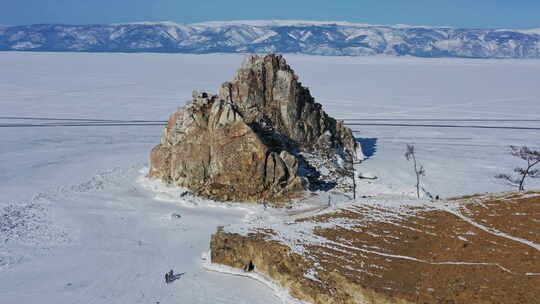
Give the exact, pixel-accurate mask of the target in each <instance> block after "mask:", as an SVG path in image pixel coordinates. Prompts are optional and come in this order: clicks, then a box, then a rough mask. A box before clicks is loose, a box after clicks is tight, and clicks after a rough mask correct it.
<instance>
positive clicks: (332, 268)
mask: <svg viewBox="0 0 540 304" xmlns="http://www.w3.org/2000/svg"><path fill="white" fill-rule="evenodd" d="M434 204H435V203H434ZM309 213H310V214H311V215H309V216H307V215H304V216H302V215H301V214H300V215H297V216H289V217H286V218H283V223H282V224H279V223H276V221H275V219H273V220H272V223H267V224H266V225H265V224H264V223H260V220H258V223H256V225H254V226H253V227H252V228H248V227H243V229H241V231H242V232H241V234H239V233H238V232H236V231H240V230H237V229H236V228H234V227H233V228H231V227H225V228H223V227H222V228H219V229H218V231H217V233H216V234H214V235H213V236H212V239H211V245H210V248H211V261H212V262H213V263H218V264H222V265H227V266H230V267H234V268H238V269H244V267H245V265H247V264H249V265H252V267H251V268H253V269H254V271H256V272H259V273H262V274H264V275H265V276H267V277H270V278H272V279H273V280H275V281H276V282H277V283H279V284H281V285H282V286H283V287H285V288H287V289H288V290H289V292H290V294H291V296H293V297H295V298H298V299H301V300H304V301H308V302H310V303H317V304H338V303H339V304H349V303H350V304H353V303H369V304H387V303H402V304H405V303H426V304H431V303H433V304H438V303H452V304H457V303H471V304H484V303H508V304H511V303H513V304H525V303H530V304H535V303H538V299H540V225H538V214H540V194H539V193H526V194H523V193H510V194H505V195H499V196H489V195H486V196H477V197H472V198H468V199H460V200H457V201H453V202H448V203H445V205H444V206H436V205H426V206H424V207H419V206H418V205H411V206H409V207H406V206H401V207H400V208H398V209H396V208H393V207H388V208H385V207H384V205H378V204H376V203H366V204H361V203H357V204H355V205H352V206H349V207H347V208H344V209H336V210H334V211H330V212H329V211H325V210H323V211H322V212H320V213H319V214H318V215H317V214H315V215H313V212H309ZM246 228H247V229H246Z"/></svg>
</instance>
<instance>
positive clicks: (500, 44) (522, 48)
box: [0, 21, 540, 58]
mask: <svg viewBox="0 0 540 304" xmlns="http://www.w3.org/2000/svg"><path fill="white" fill-rule="evenodd" d="M0 50H3V51H7V50H15V51H46V52H53V51H57V52H58V51H60V52H62V51H68V52H160V53H189V54H206V53H268V52H279V53H302V54H310V55H330V56H365V55H389V56H418V57H465V58H540V29H530V30H512V29H467V28H452V27H427V26H403V25H393V26H392V25H370V24H355V23H347V22H309V21H276V22H273V21H253V22H250V21H238V22H207V23H198V24H177V23H173V22H140V23H127V24H97V25H66V24H34V25H20V26H0Z"/></svg>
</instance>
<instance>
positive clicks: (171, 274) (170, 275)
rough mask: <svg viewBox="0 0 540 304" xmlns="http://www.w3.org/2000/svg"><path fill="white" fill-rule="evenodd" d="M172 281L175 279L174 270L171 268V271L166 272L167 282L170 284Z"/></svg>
mask: <svg viewBox="0 0 540 304" xmlns="http://www.w3.org/2000/svg"><path fill="white" fill-rule="evenodd" d="M172 281H174V272H173V271H172V269H171V271H169V272H166V273H165V283H167V284H168V283H170V282H172Z"/></svg>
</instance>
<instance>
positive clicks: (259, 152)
mask: <svg viewBox="0 0 540 304" xmlns="http://www.w3.org/2000/svg"><path fill="white" fill-rule="evenodd" d="M358 150H359V146H358V143H357V142H356V140H355V138H354V136H353V134H352V131H351V130H350V129H349V128H346V127H345V126H344V125H343V122H341V121H336V120H335V119H333V118H331V117H329V116H328V115H327V114H326V113H325V112H324V111H323V109H322V106H321V105H320V104H318V103H316V102H315V101H314V99H313V97H312V96H311V94H310V92H309V90H308V89H307V88H305V87H303V86H302V85H301V83H300V82H298V76H297V75H295V73H294V71H293V70H292V69H291V67H290V66H289V65H287V63H286V61H285V59H284V58H283V56H280V55H274V54H270V55H267V56H264V57H263V56H247V57H246V60H245V61H244V63H243V64H242V67H241V69H240V70H239V71H238V72H237V74H236V76H235V77H234V79H233V80H232V81H230V82H226V83H224V84H223V85H222V86H221V89H220V91H219V94H218V95H210V94H208V93H198V92H194V94H193V100H192V101H191V102H190V103H188V104H187V105H186V106H185V107H183V108H180V109H179V110H178V111H177V112H175V113H173V114H172V115H171V117H170V119H169V121H168V124H167V126H166V127H165V129H164V134H163V136H162V138H161V143H160V144H159V145H157V146H156V147H155V148H154V149H153V150H152V152H151V156H150V171H149V176H150V177H153V178H159V179H161V180H163V181H165V182H167V183H169V184H173V185H178V186H182V187H186V188H188V189H189V190H190V191H191V192H193V193H194V194H196V195H201V196H204V197H208V198H211V199H215V200H220V201H258V202H261V201H269V202H277V201H286V200H288V199H290V198H293V197H297V196H299V195H301V192H302V191H303V190H304V189H306V188H310V187H311V188H316V187H319V186H320V185H325V184H328V183H326V181H324V180H320V178H319V177H320V174H318V172H317V169H315V167H313V166H310V165H309V162H308V161H306V159H305V158H304V157H303V156H302V153H309V154H310V155H316V156H317V157H316V158H317V159H321V160H323V161H324V162H325V163H326V164H327V165H330V164H335V163H338V162H341V163H344V162H345V163H350V162H352V161H354V160H356V159H357V155H358V154H357V153H358ZM334 167H335V166H334ZM338 167H339V166H338ZM334 169H335V168H334ZM334 171H335V172H340V174H341V175H343V176H345V175H347V174H348V172H347V169H346V168H338V170H334ZM331 186H332V185H331Z"/></svg>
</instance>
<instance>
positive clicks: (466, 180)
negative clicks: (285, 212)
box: [0, 52, 540, 303]
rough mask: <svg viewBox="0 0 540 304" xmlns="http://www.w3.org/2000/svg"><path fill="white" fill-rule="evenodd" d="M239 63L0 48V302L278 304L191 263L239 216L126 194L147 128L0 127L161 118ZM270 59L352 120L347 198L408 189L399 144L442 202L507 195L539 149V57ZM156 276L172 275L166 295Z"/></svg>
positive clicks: (148, 141)
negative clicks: (365, 176)
mask: <svg viewBox="0 0 540 304" xmlns="http://www.w3.org/2000/svg"><path fill="white" fill-rule="evenodd" d="M242 58H243V56H239V55H176V54H77V53H14V52H13V53H9V52H4V53H2V52H0V66H2V69H0V80H1V81H0V106H1V111H0V138H1V139H2V145H0V159H1V160H2V161H1V162H0V181H1V183H0V193H2V195H1V196H0V219H2V222H0V240H1V242H0V303H36V302H39V303H156V302H160V303H279V300H278V299H277V298H275V297H274V296H273V295H272V293H271V292H270V291H269V290H268V289H267V288H266V287H264V286H263V285H262V284H260V283H257V282H255V281H252V280H249V279H245V278H240V277H231V276H227V275H223V274H217V273H211V272H207V271H205V270H203V269H202V267H201V262H200V255H201V253H203V252H204V251H206V250H208V244H209V238H210V234H211V233H212V232H214V231H215V229H216V227H217V226H218V225H223V224H228V223H234V222H237V221H240V220H242V217H243V216H244V214H245V211H244V210H241V209H238V208H203V207H195V208H192V207H189V206H190V203H189V202H182V201H181V199H176V201H175V197H174V194H172V195H170V196H168V197H167V198H168V199H167V200H163V199H157V198H163V197H161V196H159V197H157V198H156V193H155V192H153V191H150V190H149V189H148V188H147V187H145V186H144V184H141V183H140V182H139V180H140V178H141V176H142V175H144V173H141V169H142V168H144V167H145V166H146V165H147V157H148V154H149V151H150V149H151V148H152V147H153V146H154V145H155V144H157V143H159V138H160V136H161V129H162V127H161V126H111V127H104V126H72V127H8V126H9V125H10V124H15V123H40V124H43V123H51V122H66V121H65V119H74V118H76V119H90V120H96V119H101V120H166V119H167V118H168V115H169V114H171V113H172V112H173V111H174V110H175V109H176V107H178V106H181V105H182V104H183V103H184V101H186V100H188V99H190V98H191V92H192V90H194V89H197V90H201V91H208V92H214V93H215V92H217V90H218V88H219V85H220V84H221V82H224V81H226V80H229V79H230V78H231V77H232V76H233V75H234V72H235V71H236V69H237V68H238V67H239V66H240V62H241V61H242ZM286 59H287V61H288V63H289V64H290V65H291V66H292V67H293V69H295V71H296V72H297V74H299V75H300V79H301V81H302V82H303V84H304V85H306V86H308V87H309V88H310V90H311V93H312V95H313V96H315V98H316V100H317V101H318V102H320V103H322V104H323V105H324V108H325V110H326V111H327V112H328V113H329V114H330V115H332V116H334V117H336V118H340V119H350V120H349V121H348V122H350V123H356V124H358V125H351V128H352V129H353V130H355V131H357V133H356V134H357V136H358V138H359V140H360V141H361V142H362V144H363V147H364V152H365V154H366V155H367V156H368V159H367V160H366V161H365V162H364V163H363V164H361V165H360V167H359V168H360V170H361V171H362V172H366V173H371V174H375V175H377V176H378V177H379V179H378V180H377V181H376V182H375V183H374V184H367V183H366V184H364V185H362V187H360V188H359V189H358V191H359V193H360V194H371V195H377V194H387V193H392V194H404V195H409V194H410V193H411V190H412V186H413V185H414V180H413V175H412V170H411V168H410V166H411V165H410V164H409V163H407V162H406V161H405V159H404V157H403V153H404V149H405V144H406V143H414V144H415V145H416V147H417V150H418V152H417V153H418V159H419V161H420V162H421V163H422V164H423V165H424V166H425V167H426V170H427V176H426V178H425V188H426V190H428V191H430V192H431V193H434V194H439V195H441V196H442V197H449V196H456V195H462V194H469V193H478V192H488V191H507V190H511V188H509V187H508V186H506V185H504V184H503V183H501V182H500V181H497V180H495V179H494V178H493V176H494V175H495V174H497V173H501V172H508V171H510V170H511V168H512V167H514V166H515V165H518V164H519V162H517V161H516V160H514V159H512V157H511V156H510V155H509V154H508V146H509V145H530V146H533V147H539V145H540V144H539V141H538V139H539V137H538V134H539V131H540V102H539V101H540V86H538V83H540V76H539V75H540V61H527V60H462V59H420V58H386V57H354V58H349V57H316V56H313V57H312V56H301V55H288V56H286ZM32 117H33V118H47V119H57V120H37V119H22V118H32ZM353 119H354V120H353ZM381 124H382V125H381ZM410 125H415V126H410ZM441 125H445V126H446V127H442V126H441ZM473 127H474V128H473ZM478 127H481V128H478ZM486 127H490V128H486ZM493 127H496V128H493ZM499 127H504V128H499ZM528 186H529V187H533V188H537V189H538V188H539V187H540V184H539V183H538V182H537V183H530V184H529V185H528ZM173 213H179V214H181V215H182V218H181V219H179V220H178V219H175V218H173V217H172V216H171V215H172V214H173ZM2 216H3V217H2ZM170 268H174V269H175V270H176V271H178V272H185V275H184V276H183V277H182V278H181V279H180V280H178V281H176V282H175V283H174V284H171V285H168V286H166V285H165V284H164V283H163V276H162V274H163V273H164V272H165V271H167V270H168V269H170Z"/></svg>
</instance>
